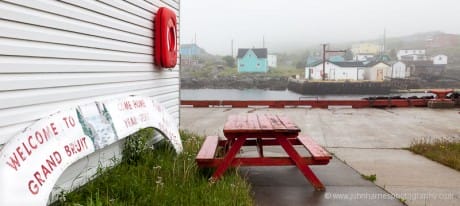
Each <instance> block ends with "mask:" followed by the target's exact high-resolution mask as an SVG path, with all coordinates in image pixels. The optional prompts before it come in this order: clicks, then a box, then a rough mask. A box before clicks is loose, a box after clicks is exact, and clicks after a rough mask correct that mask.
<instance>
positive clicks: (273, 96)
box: [181, 89, 431, 100]
mask: <svg viewBox="0 0 460 206" xmlns="http://www.w3.org/2000/svg"><path fill="white" fill-rule="evenodd" d="M391 95H392V96H394V95H398V96H402V97H408V96H419V97H420V96H426V95H431V94H430V93H428V94H427V93H404V94H391ZM370 96H377V95H301V94H298V93H295V92H291V91H289V90H285V91H272V90H261V89H246V90H238V89H181V99H182V100H299V98H301V99H302V100H309V99H316V98H318V99H361V98H364V97H370ZM378 96H382V95H378Z"/></svg>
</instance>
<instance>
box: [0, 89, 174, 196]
mask: <svg viewBox="0 0 460 206" xmlns="http://www.w3.org/2000/svg"><path fill="white" fill-rule="evenodd" d="M147 127H153V128H155V129H157V130H158V131H159V132H160V133H162V134H163V135H164V136H165V137H166V138H167V139H168V140H169V141H170V142H171V143H172V145H173V146H174V148H175V149H176V151H177V152H181V151H182V143H181V140H180V136H179V131H178V128H177V123H176V122H175V121H174V119H173V118H172V117H171V115H169V114H168V113H167V112H166V110H165V108H164V107H163V106H162V105H161V104H160V103H158V102H157V101H155V100H152V99H151V98H148V97H139V96H133V97H126V98H121V99H114V100H108V101H103V102H95V103H90V104H85V105H79V106H78V107H76V108H72V109H69V110H65V111H60V112H58V113H55V114H52V115H50V116H49V117H47V118H43V119H41V120H39V121H37V122H35V123H34V124H33V125H31V126H30V127H28V128H26V129H25V130H24V131H22V132H21V133H20V134H18V135H17V136H15V137H14V138H12V139H11V140H10V141H9V142H7V143H6V144H5V145H4V147H3V148H1V150H0V205H45V204H46V203H47V200H48V196H49V194H50V192H51V190H52V189H53V186H54V184H55V183H56V181H57V180H58V178H59V177H60V175H61V174H62V173H63V172H64V170H65V169H66V168H67V167H68V166H70V165H71V164H72V163H74V162H76V161H77V160H79V159H81V158H83V157H85V156H87V155H89V154H91V153H93V152H95V151H97V150H99V149H102V148H104V147H105V146H107V145H110V144H112V143H114V142H116V141H118V140H120V139H122V138H125V137H126V136H128V135H130V134H133V133H135V132H137V131H138V130H139V129H142V128H147Z"/></svg>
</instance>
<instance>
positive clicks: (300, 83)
mask: <svg viewBox="0 0 460 206" xmlns="http://www.w3.org/2000/svg"><path fill="white" fill-rule="evenodd" d="M288 89H289V90H291V91H293V92H296V93H299V94H305V95H307V94H318V95H321V94H389V93H390V92H391V84H390V82H368V81H363V82H348V81H326V82H319V81H306V80H295V79H290V80H289V83H288Z"/></svg>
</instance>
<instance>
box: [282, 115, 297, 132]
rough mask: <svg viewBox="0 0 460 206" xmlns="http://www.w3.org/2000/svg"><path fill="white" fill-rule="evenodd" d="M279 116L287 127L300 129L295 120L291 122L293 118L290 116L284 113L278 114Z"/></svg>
mask: <svg viewBox="0 0 460 206" xmlns="http://www.w3.org/2000/svg"><path fill="white" fill-rule="evenodd" d="M278 118H279V119H280V121H281V122H282V123H283V124H284V126H285V127H286V129H292V130H296V129H298V130H300V129H299V127H297V125H296V124H294V123H293V122H291V120H290V119H289V118H287V117H286V116H284V115H278Z"/></svg>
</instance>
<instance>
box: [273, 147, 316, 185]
mask: <svg viewBox="0 0 460 206" xmlns="http://www.w3.org/2000/svg"><path fill="white" fill-rule="evenodd" d="M276 139H277V140H278V142H279V143H280V145H281V147H283V149H284V150H285V151H286V153H287V154H288V155H289V157H290V158H291V159H292V161H294V162H295V164H296V166H297V168H299V170H300V171H301V172H302V174H303V175H304V176H305V177H306V178H307V180H308V181H309V182H310V183H311V184H312V185H313V187H315V189H316V190H318V191H324V190H325V187H324V185H323V183H321V181H320V180H319V179H318V177H316V175H315V174H314V173H313V171H312V170H311V169H310V168H309V167H308V165H307V163H306V162H305V161H304V159H302V157H301V156H300V155H299V153H297V151H296V150H295V149H294V147H293V146H292V144H291V143H290V142H289V141H288V140H287V139H286V138H276Z"/></svg>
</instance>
